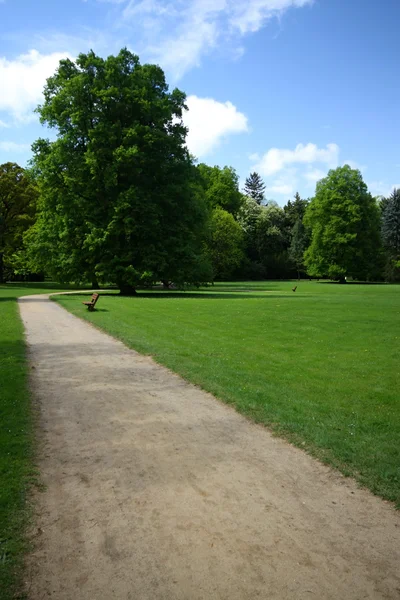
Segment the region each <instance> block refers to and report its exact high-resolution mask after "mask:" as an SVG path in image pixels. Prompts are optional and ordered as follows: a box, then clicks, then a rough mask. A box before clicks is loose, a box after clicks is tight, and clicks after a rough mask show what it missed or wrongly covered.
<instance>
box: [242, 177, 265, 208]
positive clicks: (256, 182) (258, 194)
mask: <svg viewBox="0 0 400 600" xmlns="http://www.w3.org/2000/svg"><path fill="white" fill-rule="evenodd" d="M264 192H265V183H264V182H263V180H262V179H261V177H260V175H259V174H258V173H256V172H254V173H250V176H249V177H247V179H246V183H245V186H244V193H245V194H246V196H249V197H250V198H253V200H255V201H256V202H257V204H262V203H263V200H264Z"/></svg>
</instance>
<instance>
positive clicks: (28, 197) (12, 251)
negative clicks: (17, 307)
mask: <svg viewBox="0 0 400 600" xmlns="http://www.w3.org/2000/svg"><path fill="white" fill-rule="evenodd" d="M37 197H38V190H37V187H36V185H35V182H34V181H33V179H32V177H31V176H30V174H29V173H28V172H27V171H25V169H23V168H22V167H20V166H19V165H17V164H16V163H11V162H8V163H5V164H2V165H0V283H3V281H4V278H5V272H6V271H9V270H12V267H13V263H14V262H15V261H16V260H17V256H16V254H17V252H18V251H20V250H21V249H22V247H23V234H24V232H25V231H26V230H27V229H28V228H29V227H30V226H31V225H32V223H33V220H34V216H35V211H36V201H37Z"/></svg>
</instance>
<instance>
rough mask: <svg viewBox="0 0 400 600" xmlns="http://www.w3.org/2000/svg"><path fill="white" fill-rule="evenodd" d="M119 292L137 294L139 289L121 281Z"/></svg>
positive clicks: (130, 294) (124, 294) (129, 294)
mask: <svg viewBox="0 0 400 600" xmlns="http://www.w3.org/2000/svg"><path fill="white" fill-rule="evenodd" d="M118 287H119V293H120V295H121V296H137V291H136V290H135V288H134V287H133V285H129V284H128V283H123V282H121V283H119V284H118Z"/></svg>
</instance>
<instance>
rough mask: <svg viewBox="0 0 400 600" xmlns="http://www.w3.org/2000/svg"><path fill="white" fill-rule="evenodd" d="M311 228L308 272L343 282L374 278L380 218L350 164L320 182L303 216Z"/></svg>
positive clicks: (365, 188)
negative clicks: (350, 277) (349, 277)
mask: <svg viewBox="0 0 400 600" xmlns="http://www.w3.org/2000/svg"><path fill="white" fill-rule="evenodd" d="M304 222H305V224H306V226H309V227H310V229H311V232H312V233H311V244H310V246H309V248H308V249H307V251H306V253H305V264H306V266H307V270H308V273H309V274H310V275H313V276H319V277H321V276H329V277H330V278H332V279H340V280H344V278H345V276H347V275H348V276H352V277H355V278H358V279H364V278H369V277H373V276H374V275H376V272H377V268H378V258H379V254H380V231H379V229H380V218H379V208H378V205H377V203H376V200H375V199H374V198H372V196H371V194H370V193H369V192H368V189H367V186H366V184H365V183H364V181H363V178H362V175H361V173H360V171H358V170H355V169H351V168H350V167H349V166H348V165H345V166H343V167H338V168H337V169H334V170H331V171H329V173H328V176H327V177H325V178H324V179H322V180H321V181H319V182H318V183H317V187H316V194H315V198H313V200H312V201H311V203H310V204H309V206H308V208H307V210H306V214H305V217H304Z"/></svg>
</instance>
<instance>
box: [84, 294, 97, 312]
mask: <svg viewBox="0 0 400 600" xmlns="http://www.w3.org/2000/svg"><path fill="white" fill-rule="evenodd" d="M99 296H100V294H93V296H92V299H91V300H90V302H82V304H84V305H85V306H87V307H88V309H89V311H92V310H94V307H95V305H96V302H97V300H98V299H99Z"/></svg>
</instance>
